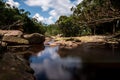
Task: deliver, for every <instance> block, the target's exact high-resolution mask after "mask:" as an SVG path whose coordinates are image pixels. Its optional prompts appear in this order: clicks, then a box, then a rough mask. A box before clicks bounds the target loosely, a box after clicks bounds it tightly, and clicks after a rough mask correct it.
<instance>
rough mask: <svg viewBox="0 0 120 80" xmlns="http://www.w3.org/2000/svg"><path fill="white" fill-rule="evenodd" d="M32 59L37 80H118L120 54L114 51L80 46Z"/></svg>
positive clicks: (51, 50)
mask: <svg viewBox="0 0 120 80" xmlns="http://www.w3.org/2000/svg"><path fill="white" fill-rule="evenodd" d="M36 54H37V55H32V56H31V57H30V59H29V60H30V66H31V68H32V69H33V70H34V71H35V73H34V75H35V77H36V80H101V79H104V77H105V78H106V79H111V78H114V77H115V78H118V77H119V76H118V74H117V73H116V71H117V72H118V71H120V70H119V68H120V66H119V63H120V56H119V54H120V51H119V49H114V50H113V49H112V48H97V47H94V48H89V47H77V48H75V49H59V46H55V47H50V46H45V49H44V50H42V51H40V52H38V53H36Z"/></svg>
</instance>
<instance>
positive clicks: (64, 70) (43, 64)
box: [30, 46, 82, 80]
mask: <svg viewBox="0 0 120 80" xmlns="http://www.w3.org/2000/svg"><path fill="white" fill-rule="evenodd" d="M58 49H59V47H58V46H57V47H45V50H43V51H42V52H39V53H38V55H37V56H31V57H30V61H31V64H30V66H31V68H32V69H33V70H34V71H35V76H36V78H37V80H40V79H41V80H70V79H71V78H72V71H74V69H76V68H81V67H82V66H81V60H80V58H73V57H67V58H61V57H60V56H59V54H58V53H57V51H58Z"/></svg>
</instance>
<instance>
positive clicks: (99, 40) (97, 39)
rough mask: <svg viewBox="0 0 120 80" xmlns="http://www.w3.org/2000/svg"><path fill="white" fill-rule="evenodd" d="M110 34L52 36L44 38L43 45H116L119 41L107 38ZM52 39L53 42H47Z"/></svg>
mask: <svg viewBox="0 0 120 80" xmlns="http://www.w3.org/2000/svg"><path fill="white" fill-rule="evenodd" d="M109 37H110V36H98V35H94V36H81V37H57V36H53V37H50V38H48V37H47V38H46V41H45V43H44V44H45V45H49V46H56V45H59V46H60V48H68V49H72V48H76V47H78V46H80V45H82V44H85V43H92V44H93V45H94V46H96V45H112V44H114V45H117V44H119V42H118V41H117V40H116V39H113V38H109ZM51 40H54V42H53V43H50V44H49V43H48V42H49V41H51Z"/></svg>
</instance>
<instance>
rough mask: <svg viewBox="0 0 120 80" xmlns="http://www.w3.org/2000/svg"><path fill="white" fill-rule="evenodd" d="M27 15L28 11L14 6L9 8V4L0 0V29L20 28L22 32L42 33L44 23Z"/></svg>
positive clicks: (43, 31)
mask: <svg viewBox="0 0 120 80" xmlns="http://www.w3.org/2000/svg"><path fill="white" fill-rule="evenodd" d="M29 15H30V12H28V11H25V10H24V9H18V8H16V7H12V8H11V7H10V5H9V4H6V3H5V2H3V0H0V29H2V30H21V31H23V32H24V33H34V32H38V33H41V34H44V33H45V28H44V25H43V24H41V23H39V22H37V20H36V19H31V18H30V17H29Z"/></svg>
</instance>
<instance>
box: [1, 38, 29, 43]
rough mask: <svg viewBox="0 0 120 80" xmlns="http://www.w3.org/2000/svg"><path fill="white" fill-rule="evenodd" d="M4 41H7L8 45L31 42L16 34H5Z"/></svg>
mask: <svg viewBox="0 0 120 80" xmlns="http://www.w3.org/2000/svg"><path fill="white" fill-rule="evenodd" d="M2 41H3V42H7V44H8V45H9V44H11V45H18V44H29V41H28V40H26V39H23V38H20V37H14V36H3V39H2Z"/></svg>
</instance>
